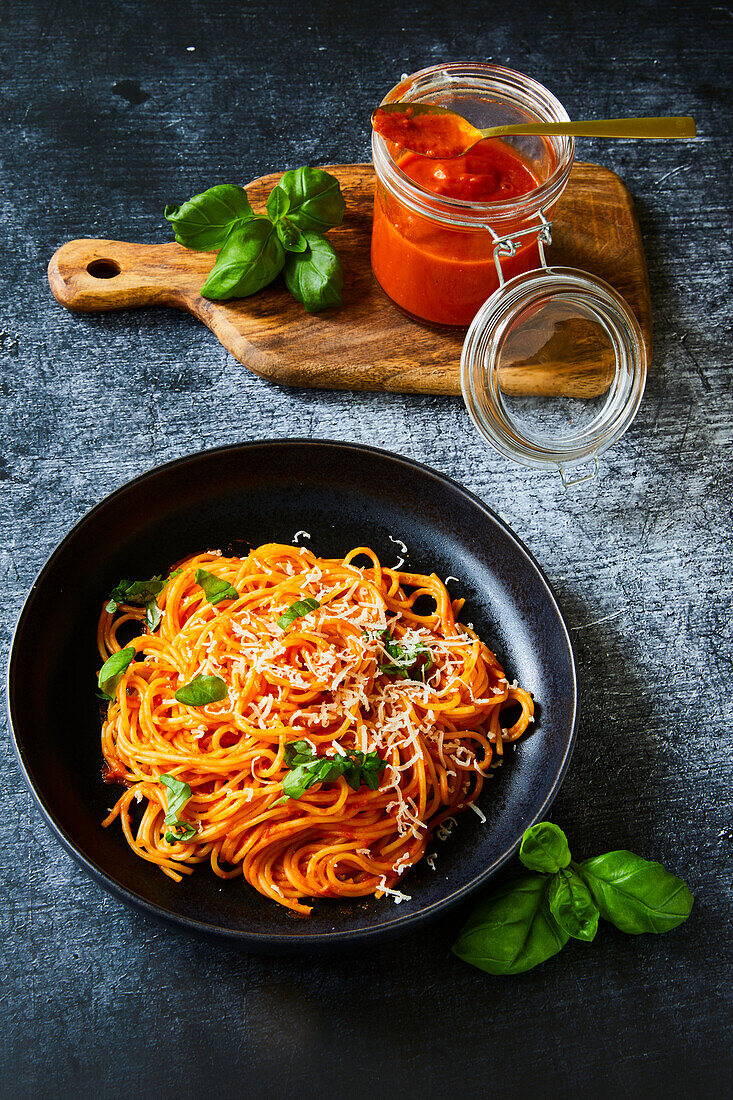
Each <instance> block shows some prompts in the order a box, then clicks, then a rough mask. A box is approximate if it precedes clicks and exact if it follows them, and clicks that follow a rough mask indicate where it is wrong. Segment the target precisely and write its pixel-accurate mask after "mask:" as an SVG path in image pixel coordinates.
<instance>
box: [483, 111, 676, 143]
mask: <svg viewBox="0 0 733 1100" xmlns="http://www.w3.org/2000/svg"><path fill="white" fill-rule="evenodd" d="M481 133H482V134H483V136H484V137H504V136H505V135H506V136H508V135H512V134H540V135H543V136H546V137H554V136H557V137H562V136H567V137H607V138H692V137H695V134H696V133H697V130H696V128H695V120H694V118H690V116H689V115H685V116H678V117H672V118H599V119H596V121H595V122H547V123H544V122H526V123H520V124H517V125H514V126H491V127H490V128H489V129H487V130H482V131H481Z"/></svg>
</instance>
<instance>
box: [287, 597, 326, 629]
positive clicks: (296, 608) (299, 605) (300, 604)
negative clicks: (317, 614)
mask: <svg viewBox="0 0 733 1100" xmlns="http://www.w3.org/2000/svg"><path fill="white" fill-rule="evenodd" d="M320 606H321V605H320V604H319V602H318V600H314V599H313V598H312V597H311V596H308V597H307V599H305V600H296V601H295V603H291V605H290V607H289V608H288V609H287V611H283V613H282V615H281V616H280V618H279V619H278V620H277V625H278V626H279V627H280V629H281V630H287V629H288V627H289V626H290V624H291V623H294V622H295V620H296V619H302V618H303V616H304V615H310V613H311V611H315V610H316V608H318V607H320Z"/></svg>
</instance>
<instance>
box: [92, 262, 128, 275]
mask: <svg viewBox="0 0 733 1100" xmlns="http://www.w3.org/2000/svg"><path fill="white" fill-rule="evenodd" d="M87 271H88V272H89V274H90V275H91V276H92V278H93V279H114V277H115V275H119V273H120V272H121V271H122V268H121V267H120V265H119V264H118V263H117V260H92V262H91V263H90V264H87Z"/></svg>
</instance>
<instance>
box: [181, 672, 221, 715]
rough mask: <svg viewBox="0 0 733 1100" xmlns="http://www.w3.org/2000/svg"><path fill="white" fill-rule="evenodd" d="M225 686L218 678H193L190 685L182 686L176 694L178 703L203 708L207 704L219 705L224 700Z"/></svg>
mask: <svg viewBox="0 0 733 1100" xmlns="http://www.w3.org/2000/svg"><path fill="white" fill-rule="evenodd" d="M226 694H227V686H226V684H225V683H224V681H223V680H222V679H221V677H219V676H204V675H203V673H201V674H199V675H198V676H194V678H193V680H191V682H190V683H188V684H184V685H183V687H180V688H179V689H178V691H177V692H176V699H177V700H178V702H179V703H185V704H186V705H187V706H189V707H205V706H207V705H208V704H209V703H219V702H221V700H222V699H226Z"/></svg>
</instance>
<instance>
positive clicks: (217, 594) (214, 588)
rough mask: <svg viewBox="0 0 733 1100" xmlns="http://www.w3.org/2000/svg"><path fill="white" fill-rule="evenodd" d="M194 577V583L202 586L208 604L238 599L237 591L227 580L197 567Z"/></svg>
mask: <svg viewBox="0 0 733 1100" xmlns="http://www.w3.org/2000/svg"><path fill="white" fill-rule="evenodd" d="M195 579H196V584H200V585H201V587H202V588H203V590H204V595H205V596H206V599H207V600H208V601H209V603H210V604H217V603H221V601H222V600H237V599H239V593H238V592H237V590H236V588H233V587H232V585H231V584H230V583H229V581H225V580H223V578H222V577H217V576H215V575H214V574H213V573H209V572H207V571H206V569H197V570H196V578H195Z"/></svg>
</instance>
